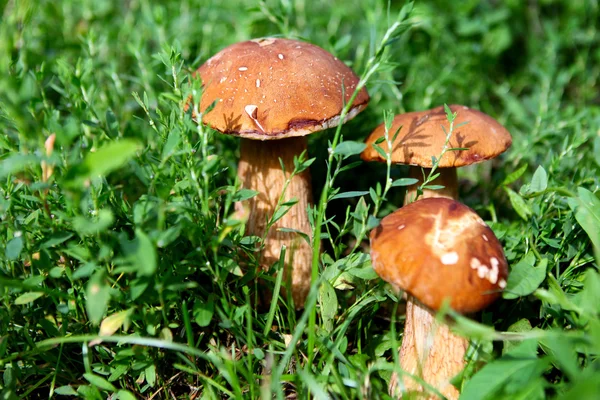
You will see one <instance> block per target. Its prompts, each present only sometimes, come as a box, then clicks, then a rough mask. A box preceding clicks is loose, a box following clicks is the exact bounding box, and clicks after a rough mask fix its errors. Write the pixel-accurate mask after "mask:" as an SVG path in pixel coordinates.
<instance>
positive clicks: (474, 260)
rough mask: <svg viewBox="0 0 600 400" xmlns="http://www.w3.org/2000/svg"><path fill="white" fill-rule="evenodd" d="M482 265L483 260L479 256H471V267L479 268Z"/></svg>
mask: <svg viewBox="0 0 600 400" xmlns="http://www.w3.org/2000/svg"><path fill="white" fill-rule="evenodd" d="M480 266H481V262H480V261H479V259H478V258H476V257H473V258H471V268H473V269H477V268H479V267H480Z"/></svg>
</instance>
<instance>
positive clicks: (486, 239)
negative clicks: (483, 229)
mask: <svg viewBox="0 0 600 400" xmlns="http://www.w3.org/2000/svg"><path fill="white" fill-rule="evenodd" d="M481 237H482V238H483V240H485V241H486V242H489V241H490V240H489V239H488V237H487V236H486V235H485V233H483V234H482V235H481Z"/></svg>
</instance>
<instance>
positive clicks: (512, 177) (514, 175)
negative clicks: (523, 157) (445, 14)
mask: <svg viewBox="0 0 600 400" xmlns="http://www.w3.org/2000/svg"><path fill="white" fill-rule="evenodd" d="M525 171H527V164H523V165H521V166H520V167H519V169H517V170H516V171H513V172H512V173H510V174H508V176H507V177H506V178H504V181H502V185H503V186H507V185H510V184H511V183H513V182H514V181H516V180H517V179H519V178H520V177H521V176H523V174H524V173H525Z"/></svg>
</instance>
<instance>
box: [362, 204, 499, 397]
mask: <svg viewBox="0 0 600 400" xmlns="http://www.w3.org/2000/svg"><path fill="white" fill-rule="evenodd" d="M400 228H401V229H400ZM370 239H371V262H372V264H373V268H374V269H375V271H376V272H377V274H378V275H379V276H380V277H381V278H382V279H384V280H385V281H387V282H389V283H391V284H392V285H393V286H395V287H397V288H400V289H403V290H404V291H405V292H407V294H408V295H409V296H408V302H407V305H406V324H405V330H404V336H403V339H402V347H401V349H400V364H401V366H402V369H403V370H404V371H406V372H408V373H409V374H412V375H415V376H419V377H421V378H422V379H423V380H424V381H425V382H427V383H428V384H430V385H432V386H433V387H435V388H437V389H438V390H439V391H440V392H441V393H442V394H443V395H444V396H445V397H446V398H448V399H457V398H458V394H459V393H458V390H457V389H456V388H455V387H454V386H452V384H451V383H450V380H451V379H452V378H453V377H454V376H455V375H457V374H458V373H459V372H460V371H462V369H463V368H464V360H463V358H464V355H465V351H466V350H467V347H468V340H467V339H466V338H463V337H461V336H457V335H456V334H454V333H452V332H451V331H450V329H449V328H448V326H447V325H445V324H438V323H437V322H436V320H435V315H434V313H435V311H436V310H439V309H440V307H441V306H442V304H443V303H444V301H448V303H449V306H450V307H451V308H452V309H453V310H455V311H457V312H460V313H475V312H478V311H480V310H482V309H483V308H485V307H486V306H488V305H489V304H491V303H492V302H493V301H494V300H496V299H497V298H498V297H499V296H500V292H501V291H502V289H504V287H506V279H507V277H508V265H507V262H506V258H505V257H504V252H503V250H502V246H501V245H500V242H499V241H498V239H497V238H496V236H495V235H494V233H493V232H492V230H491V229H490V228H489V227H488V226H487V225H486V224H485V223H484V222H483V220H481V218H479V216H478V215H477V214H476V213H475V211H473V210H472V209H470V208H469V207H467V206H465V205H463V204H461V203H459V202H457V201H454V200H451V199H447V198H426V199H422V200H419V201H416V202H414V203H411V204H408V205H406V206H404V207H402V208H401V209H399V210H397V211H395V212H394V213H392V214H390V215H388V216H387V217H385V218H383V219H382V220H381V224H380V225H379V226H378V227H377V228H375V229H374V230H373V231H372V232H371V235H370ZM398 379H399V378H398V376H397V375H396V374H394V375H393V376H392V380H391V382H390V394H392V395H397V393H396V391H397V390H398V386H399V382H398ZM403 383H404V388H405V389H406V390H407V391H418V392H420V391H422V390H423V388H422V387H421V385H420V384H419V383H418V382H416V381H415V380H414V379H412V378H410V376H408V375H404V377H403ZM419 398H422V397H419ZM425 398H436V396H435V395H431V394H427V395H426V396H425Z"/></svg>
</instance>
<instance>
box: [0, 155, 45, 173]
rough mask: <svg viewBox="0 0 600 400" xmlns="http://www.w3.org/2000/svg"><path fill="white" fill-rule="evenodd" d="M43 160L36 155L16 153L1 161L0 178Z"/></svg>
mask: <svg viewBox="0 0 600 400" xmlns="http://www.w3.org/2000/svg"><path fill="white" fill-rule="evenodd" d="M39 162H41V159H40V158H39V157H36V156H34V155H29V154H27V155H24V154H15V155H12V156H9V157H6V158H5V159H4V160H2V161H0V179H4V178H5V177H7V176H9V175H13V174H16V173H19V172H21V171H23V170H24V169H26V168H28V167H30V166H33V165H36V164H38V163H39Z"/></svg>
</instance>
